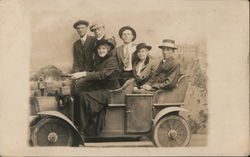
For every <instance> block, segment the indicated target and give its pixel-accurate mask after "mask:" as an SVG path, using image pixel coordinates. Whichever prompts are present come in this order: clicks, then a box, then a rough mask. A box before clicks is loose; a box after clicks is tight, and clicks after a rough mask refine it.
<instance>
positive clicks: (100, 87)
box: [70, 20, 180, 136]
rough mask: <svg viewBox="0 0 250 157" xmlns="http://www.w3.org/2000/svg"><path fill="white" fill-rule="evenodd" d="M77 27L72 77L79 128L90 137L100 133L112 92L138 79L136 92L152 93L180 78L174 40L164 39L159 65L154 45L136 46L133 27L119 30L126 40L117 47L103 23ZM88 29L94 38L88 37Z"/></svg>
mask: <svg viewBox="0 0 250 157" xmlns="http://www.w3.org/2000/svg"><path fill="white" fill-rule="evenodd" d="M73 27H74V28H75V29H76V31H77V33H78V34H79V36H80V39H79V40H77V41H76V42H75V43H74V45H73V56H74V61H73V73H72V74H70V75H71V78H72V79H73V81H72V91H73V96H74V100H75V101H74V102H75V107H74V108H75V112H74V113H75V118H74V119H75V121H74V123H75V125H76V126H78V127H79V130H80V131H82V132H83V134H84V135H86V136H96V135H98V133H99V132H100V128H101V127H100V125H99V124H100V123H99V121H100V120H101V119H102V118H103V117H100V112H101V111H102V110H105V106H106V105H107V104H108V99H109V94H110V90H112V89H118V88H120V87H121V86H122V85H123V84H124V83H125V82H126V81H127V80H129V79H132V78H134V79H135V87H134V93H149V92H152V91H155V90H158V89H171V88H173V87H175V84H176V82H177V80H178V78H179V75H180V64H179V63H177V62H176V61H175V59H174V57H173V53H174V51H175V50H176V49H177V47H176V45H175V41H174V40H170V39H164V40H163V42H162V43H161V45H160V46H158V47H159V48H160V49H161V51H162V56H163V59H162V60H161V61H160V62H159V63H157V62H156V60H154V58H153V57H152V55H151V54H152V52H151V51H150V50H151V48H152V47H151V46H149V45H148V44H146V43H139V44H138V45H137V44H135V43H134V41H135V39H136V31H135V30H134V29H133V28H132V27H130V26H124V27H122V28H121V29H120V30H119V32H118V33H119V37H120V38H121V40H122V41H123V44H122V45H120V46H117V45H116V41H115V37H114V36H111V35H108V34H105V26H104V24H103V23H100V22H94V23H93V24H92V25H91V26H90V27H89V22H88V21H84V20H80V21H77V22H76V23H75V24H74V25H73ZM88 28H90V31H92V32H93V33H94V35H95V36H94V37H93V36H90V35H88V34H87V31H88Z"/></svg>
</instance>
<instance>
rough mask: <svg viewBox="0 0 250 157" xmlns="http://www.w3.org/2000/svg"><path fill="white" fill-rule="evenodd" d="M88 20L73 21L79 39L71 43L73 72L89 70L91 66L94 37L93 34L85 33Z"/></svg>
mask: <svg viewBox="0 0 250 157" xmlns="http://www.w3.org/2000/svg"><path fill="white" fill-rule="evenodd" d="M88 26H89V22H88V21H84V20H79V21H77V22H76V23H74V25H73V27H74V28H75V29H76V31H77V33H78V35H79V36H80V39H79V40H77V41H76V42H75V43H74V45H73V56H74V61H73V72H74V73H76V72H81V71H91V70H92V66H93V51H94V46H95V42H96V39H95V37H93V36H89V35H87V30H88Z"/></svg>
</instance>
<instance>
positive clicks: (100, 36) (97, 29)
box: [90, 21, 116, 46]
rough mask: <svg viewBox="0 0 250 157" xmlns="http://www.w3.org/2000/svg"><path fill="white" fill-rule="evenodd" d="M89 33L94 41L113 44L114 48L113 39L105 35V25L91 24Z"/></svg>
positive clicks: (99, 23)
mask: <svg viewBox="0 0 250 157" xmlns="http://www.w3.org/2000/svg"><path fill="white" fill-rule="evenodd" d="M90 31H91V32H93V33H94V34H95V37H96V39H97V40H98V41H99V40H107V41H109V42H111V43H114V46H116V41H115V37H114V36H111V35H109V34H106V33H105V25H104V24H103V23H101V22H98V21H96V22H93V24H92V25H91V26H90Z"/></svg>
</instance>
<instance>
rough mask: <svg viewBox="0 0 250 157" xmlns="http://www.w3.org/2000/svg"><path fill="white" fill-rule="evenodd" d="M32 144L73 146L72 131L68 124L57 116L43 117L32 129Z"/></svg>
mask: <svg viewBox="0 0 250 157" xmlns="http://www.w3.org/2000/svg"><path fill="white" fill-rule="evenodd" d="M31 141H32V144H33V145H34V146H73V144H74V142H73V141H74V133H73V129H72V128H71V126H70V125H69V124H67V123H66V122H65V121H63V120H61V119H59V118H44V119H42V120H40V121H39V122H38V123H37V124H36V125H35V126H34V128H33V129H32V133H31Z"/></svg>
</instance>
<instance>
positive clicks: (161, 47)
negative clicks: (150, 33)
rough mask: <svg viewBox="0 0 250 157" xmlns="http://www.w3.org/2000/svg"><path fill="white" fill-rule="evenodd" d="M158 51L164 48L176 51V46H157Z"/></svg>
mask: <svg viewBox="0 0 250 157" xmlns="http://www.w3.org/2000/svg"><path fill="white" fill-rule="evenodd" d="M158 47H159V48H160V49H163V48H164V47H169V48H172V49H177V47H176V46H166V45H160V46H158Z"/></svg>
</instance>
